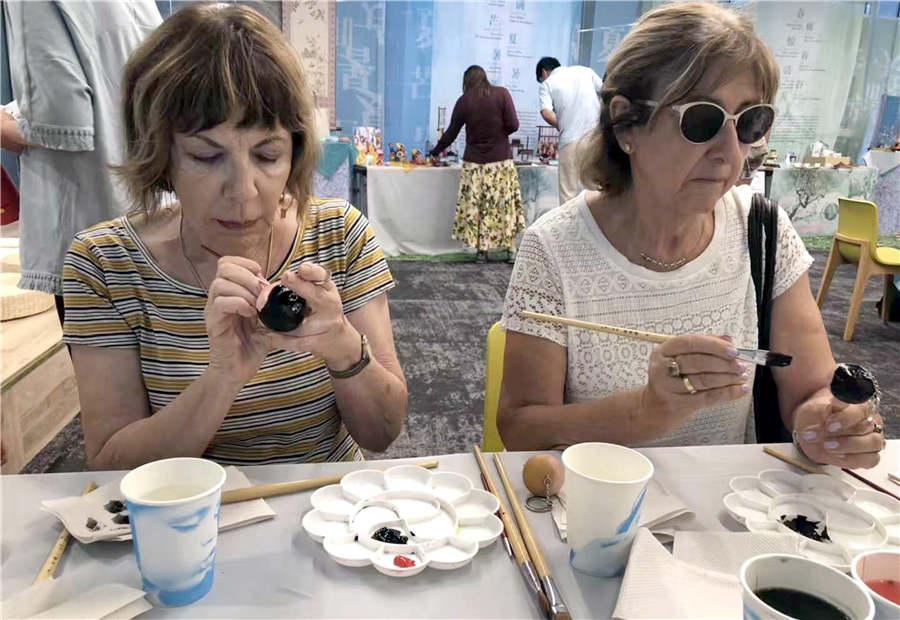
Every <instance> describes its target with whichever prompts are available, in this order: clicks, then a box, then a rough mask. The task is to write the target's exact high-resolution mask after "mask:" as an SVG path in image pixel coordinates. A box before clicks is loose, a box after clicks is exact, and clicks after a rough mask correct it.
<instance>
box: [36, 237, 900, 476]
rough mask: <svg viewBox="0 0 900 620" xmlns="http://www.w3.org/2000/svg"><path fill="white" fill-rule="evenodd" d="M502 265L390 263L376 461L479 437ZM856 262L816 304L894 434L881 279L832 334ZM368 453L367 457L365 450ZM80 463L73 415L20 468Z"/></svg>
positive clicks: (897, 388) (892, 376)
mask: <svg viewBox="0 0 900 620" xmlns="http://www.w3.org/2000/svg"><path fill="white" fill-rule="evenodd" d="M813 255H814V256H815V258H816V262H815V263H814V264H813V267H812V270H811V275H810V277H811V281H812V287H813V291H818V289H819V282H820V280H821V277H822V270H823V268H824V265H825V260H826V258H827V254H826V253H825V252H822V251H818V250H815V251H813ZM511 269H512V266H511V265H508V264H506V263H487V264H474V263H444V262H410V261H391V270H392V272H393V274H394V277H395V278H396V280H397V287H396V288H395V289H394V290H393V291H392V292H391V294H390V307H391V318H392V322H393V327H394V338H395V339H396V343H397V352H398V355H399V356H400V362H401V363H402V365H403V370H404V372H405V373H406V379H407V381H408V384H409V394H410V398H409V418H408V420H407V424H406V427H405V428H404V430H403V433H402V434H401V435H400V437H399V438H398V439H397V440H396V441H395V442H394V443H393V445H391V447H390V448H389V449H388V451H387V452H386V453H385V454H384V455H383V456H384V457H388V458H393V457H406V456H424V455H430V454H448V453H455V452H466V451H468V450H470V449H471V447H472V445H473V444H475V443H479V442H480V441H481V428H482V423H481V420H482V406H483V397H484V353H485V351H484V349H485V338H486V336H487V331H488V329H489V328H490V326H491V324H492V323H493V322H494V321H496V320H497V319H498V318H499V316H500V312H501V309H502V306H503V297H504V295H505V293H506V285H507V282H508V281H509V275H510V271H511ZM855 276H856V271H855V268H854V267H852V266H844V267H841V268H840V269H839V270H838V273H837V275H836V276H835V279H834V281H833V283H832V286H831V291H830V292H829V295H828V299H827V300H826V303H825V307H824V308H823V316H824V320H825V326H826V328H827V330H828V336H829V339H830V340H831V346H832V349H833V350H834V354H835V356H836V358H837V359H838V360H841V361H847V362H857V363H860V364H863V365H865V366H868V367H869V368H871V369H872V371H873V372H874V373H875V374H876V376H877V377H878V379H879V382H880V383H881V387H882V390H883V396H882V415H883V416H884V418H885V432H886V435H887V436H888V437H890V438H900V362H898V360H900V323H888V324H883V323H882V322H881V320H880V318H879V316H878V314H877V312H876V310H875V302H876V301H877V300H878V299H879V298H880V297H881V290H882V289H881V286H882V280H881V279H880V278H872V279H871V280H870V282H869V286H868V288H867V289H866V295H865V301H864V302H863V306H862V310H861V311H860V315H859V321H858V322H857V326H856V333H855V334H854V339H853V341H852V342H844V341H843V340H841V334H842V333H843V330H844V322H845V320H846V312H847V308H848V305H849V298H850V291H851V290H852V288H853V280H854V278H855ZM370 456H375V455H370ZM83 467H84V447H83V439H82V435H81V426H80V423H79V421H78V420H77V419H76V420H74V421H73V422H72V423H70V424H69V425H68V426H67V427H66V428H65V429H64V430H63V431H62V432H61V433H60V434H59V435H58V436H57V437H56V439H55V440H54V441H52V442H51V443H50V444H48V446H47V447H46V448H45V449H44V450H43V451H42V452H41V453H40V454H38V455H37V456H36V457H35V458H34V459H33V460H32V462H31V463H29V464H28V466H27V467H26V469H25V471H26V472H28V473H38V472H62V471H79V470H81V469H83Z"/></svg>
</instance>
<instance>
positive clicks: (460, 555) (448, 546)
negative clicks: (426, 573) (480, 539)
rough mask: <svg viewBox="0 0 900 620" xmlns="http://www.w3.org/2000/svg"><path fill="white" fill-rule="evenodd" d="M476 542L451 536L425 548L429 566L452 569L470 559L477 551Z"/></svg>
mask: <svg viewBox="0 0 900 620" xmlns="http://www.w3.org/2000/svg"><path fill="white" fill-rule="evenodd" d="M479 548H480V547H479V546H478V543H477V542H475V541H472V540H465V539H463V538H458V537H455V536H454V537H451V538H449V539H447V541H446V542H445V543H444V544H440V545H438V546H436V547H434V548H432V549H426V553H427V555H428V559H429V560H430V564H429V565H430V566H431V568H436V569H438V570H454V569H457V568H461V567H463V566H465V565H466V564H468V563H469V562H471V561H472V558H474V557H475V555H476V554H477V553H478V549H479Z"/></svg>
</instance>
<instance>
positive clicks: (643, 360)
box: [498, 3, 884, 467]
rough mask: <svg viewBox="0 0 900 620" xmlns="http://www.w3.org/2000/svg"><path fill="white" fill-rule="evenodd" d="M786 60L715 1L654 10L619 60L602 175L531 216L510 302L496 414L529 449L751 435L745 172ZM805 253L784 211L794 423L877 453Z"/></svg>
mask: <svg viewBox="0 0 900 620" xmlns="http://www.w3.org/2000/svg"><path fill="white" fill-rule="evenodd" d="M778 79H779V76H778V67H777V65H776V63H775V59H774V58H773V56H772V53H771V51H769V49H768V48H767V47H766V46H765V44H764V43H763V42H762V41H761V40H760V39H759V37H758V36H757V35H756V33H755V32H754V30H753V26H752V24H751V23H750V21H749V20H748V19H747V18H745V17H743V16H741V15H739V14H737V13H735V12H732V11H730V10H727V9H724V8H721V7H719V6H717V5H714V4H711V3H710V4H705V3H703V4H701V3H691V4H684V3H678V4H672V5H667V6H664V7H661V8H659V9H656V10H654V11H651V12H649V13H647V14H646V15H645V16H644V17H642V18H641V20H640V21H639V22H638V23H637V24H636V25H635V27H634V28H633V29H632V30H631V32H630V33H629V34H628V35H627V36H626V37H625V39H624V40H623V41H622V43H621V44H620V46H619V48H618V49H617V50H616V52H615V53H614V54H613V56H612V57H611V58H610V59H609V63H608V64H607V75H606V79H605V80H604V88H603V91H602V93H601V98H602V109H601V115H600V121H599V124H598V127H597V128H596V129H595V130H594V132H593V134H592V135H591V138H590V140H589V142H588V146H587V147H586V149H585V153H586V155H585V158H584V160H583V162H582V172H583V174H582V176H583V178H584V180H585V182H586V185H587V186H588V187H596V188H599V191H587V192H584V193H582V194H581V195H580V196H578V197H577V198H575V199H573V200H571V201H569V202H568V203H566V204H565V205H563V206H561V207H560V208H559V209H556V210H554V211H553V212H552V213H550V214H548V215H546V216H544V217H543V218H541V219H540V220H539V221H538V222H537V223H535V224H534V225H533V226H532V227H531V228H529V230H528V231H527V232H526V234H525V237H524V239H523V241H522V244H521V246H520V250H519V254H518V256H517V260H516V266H515V269H514V271H513V275H512V278H511V280H510V285H509V290H508V292H507V297H506V305H505V309H504V315H503V324H504V325H505V327H506V329H507V331H508V333H507V341H506V356H505V371H504V385H503V391H502V396H501V403H500V413H499V417H498V424H499V428H500V432H501V435H502V437H503V440H504V442H505V443H506V446H507V447H508V448H510V449H515V450H534V449H547V448H560V447H564V446H567V445H570V444H573V443H577V442H582V441H608V442H614V443H620V444H627V445H640V446H646V445H687V444H695V445H696V444H733V443H742V442H744V441H745V440H749V439H751V438H753V437H754V428H753V425H754V420H753V415H751V404H752V386H753V380H754V373H755V370H756V367H755V366H754V365H753V364H752V363H748V362H744V361H742V360H740V359H737V356H738V351H737V348H750V349H755V348H757V342H758V327H757V313H756V292H755V288H754V285H753V281H752V278H751V272H750V258H749V250H748V242H747V218H748V214H749V211H750V204H751V193H750V192H749V188H748V187H739V188H738V187H735V185H736V182H737V181H738V179H739V178H740V176H741V175H742V172H743V171H744V169H745V164H746V161H747V158H748V156H750V155H751V146H752V145H754V144H758V143H760V142H761V141H762V140H764V139H765V138H766V136H767V134H768V133H769V131H770V129H771V128H772V123H773V120H774V118H775V109H774V108H773V106H772V102H773V101H774V100H775V94H776V92H777V89H778ZM811 262H812V258H811V257H810V255H809V254H808V253H807V251H806V249H805V248H804V246H803V243H802V242H801V240H800V238H799V237H798V235H797V233H796V231H795V230H794V229H793V227H792V226H791V223H790V220H789V219H788V217H787V216H786V215H785V214H784V212H780V213H779V222H778V237H777V252H776V266H775V285H774V292H773V297H774V303H773V310H772V328H771V329H772V332H771V342H770V348H771V349H772V350H774V351H780V352H784V353H787V354H789V355H792V356H793V363H792V364H791V365H790V366H788V367H786V368H778V369H775V381H776V384H777V388H778V399H779V403H780V407H781V410H782V413H783V421H784V423H785V426H786V427H787V428H788V429H790V430H793V431H795V437H796V439H797V441H798V443H799V446H800V447H801V449H802V450H803V451H804V452H805V453H806V454H807V455H808V456H810V457H811V458H812V459H814V460H816V461H818V462H821V463H833V464H839V465H842V466H844V467H871V466H873V465H875V464H876V463H877V462H878V458H879V452H880V451H881V449H882V448H883V446H884V437H883V434H882V432H881V428H882V427H881V419H880V418H879V417H878V415H877V413H875V412H874V411H872V410H871V409H870V408H869V407H868V406H867V405H852V406H847V405H845V404H843V403H840V402H838V401H836V400H834V399H833V397H832V396H831V393H830V391H829V382H830V380H831V377H832V373H833V371H834V369H835V362H834V358H833V357H832V354H831V349H830V347H829V344H828V339H827V337H826V334H825V329H824V326H823V324H822V319H821V316H820V314H819V312H818V309H817V307H816V305H815V302H814V301H813V298H812V295H811V293H810V287H809V279H808V276H807V269H808V268H809V265H810V264H811ZM523 310H531V311H536V312H542V313H545V314H552V315H557V316H566V317H571V318H576V319H582V320H586V321H594V322H599V323H605V324H609V325H616V326H620V327H628V328H634V329H639V330H643V331H651V332H658V333H663V334H671V335H674V336H676V337H675V338H673V339H671V340H669V341H668V342H666V343H664V344H661V345H653V344H650V343H646V342H643V341H639V340H633V339H629V338H624V337H619V336H614V335H609V334H601V333H597V332H589V331H585V330H580V329H575V328H568V327H559V326H556V325H553V324H550V323H544V322H538V321H535V320H532V319H527V318H524V317H522V316H521V314H520V313H521V311H523Z"/></svg>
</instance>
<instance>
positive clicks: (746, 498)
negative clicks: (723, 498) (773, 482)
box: [728, 476, 772, 510]
mask: <svg viewBox="0 0 900 620" xmlns="http://www.w3.org/2000/svg"><path fill="white" fill-rule="evenodd" d="M728 486H729V487H730V488H731V490H732V491H734V492H735V493H737V494H738V495H739V496H740V498H741V500H743V502H744V503H745V504H747V505H748V506H753V507H754V508H757V509H758V510H767V509H768V508H769V504H770V503H771V502H772V496H771V495H768V494H767V493H766V492H765V491H763V489H762V487H761V486H760V484H759V478H757V477H756V476H738V477H737V478H732V479H731V480H730V481H729V482H728Z"/></svg>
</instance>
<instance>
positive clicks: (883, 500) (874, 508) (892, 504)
mask: <svg viewBox="0 0 900 620" xmlns="http://www.w3.org/2000/svg"><path fill="white" fill-rule="evenodd" d="M852 503H853V504H854V505H855V506H857V507H858V508H861V509H863V510H865V511H866V512H868V513H869V514H870V515H872V516H873V517H875V518H876V519H881V520H883V521H885V522H889V521H894V520H900V500H896V499H894V498H893V497H891V496H890V495H887V494H885V493H882V492H881V491H876V490H875V489H857V490H856V494H855V495H854V496H853V500H852Z"/></svg>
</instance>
